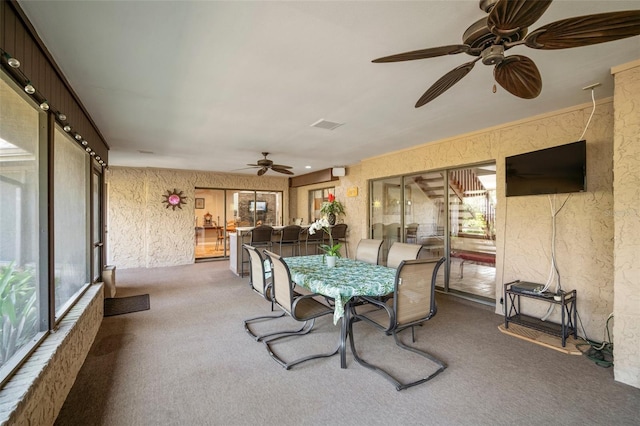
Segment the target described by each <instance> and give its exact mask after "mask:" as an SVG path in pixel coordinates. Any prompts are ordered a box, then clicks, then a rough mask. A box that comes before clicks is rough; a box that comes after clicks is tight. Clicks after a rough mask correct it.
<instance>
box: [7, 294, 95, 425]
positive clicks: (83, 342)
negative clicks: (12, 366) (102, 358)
mask: <svg viewBox="0 0 640 426" xmlns="http://www.w3.org/2000/svg"><path fill="white" fill-rule="evenodd" d="M103 300H104V298H103V293H102V285H101V284H100V285H93V286H91V287H89V289H88V290H87V291H86V292H85V294H84V295H83V296H82V298H81V299H80V300H79V301H78V303H76V305H75V306H74V307H73V308H72V309H71V310H70V311H69V312H68V313H67V315H65V317H64V318H63V319H62V321H61V322H60V324H59V327H58V329H57V331H56V333H53V334H50V335H49V336H47V337H46V338H45V340H44V342H43V343H42V344H41V345H40V346H39V347H38V348H37V349H36V350H35V352H34V353H33V354H32V355H31V356H30V357H29V359H28V360H27V361H26V362H25V363H24V364H23V365H22V366H21V367H20V369H19V370H18V371H17V373H16V374H15V375H14V376H13V377H12V378H11V379H10V380H9V381H8V382H7V383H6V384H5V386H4V388H3V389H2V390H1V391H0V424H2V425H4V424H7V425H52V424H53V423H54V421H55V419H56V417H57V416H58V413H59V412H60V409H61V408H62V405H63V404H64V401H65V399H66V398H67V395H68V394H69V391H71V387H72V386H73V383H74V382H75V380H76V376H77V375H78V372H79V371H80V368H81V367H82V364H83V362H84V360H85V358H86V357H87V354H88V353H89V349H91V345H92V344H93V341H94V339H95V337H96V334H97V333H98V329H99V328H100V324H102V315H103ZM96 403H99V401H97V402H96Z"/></svg>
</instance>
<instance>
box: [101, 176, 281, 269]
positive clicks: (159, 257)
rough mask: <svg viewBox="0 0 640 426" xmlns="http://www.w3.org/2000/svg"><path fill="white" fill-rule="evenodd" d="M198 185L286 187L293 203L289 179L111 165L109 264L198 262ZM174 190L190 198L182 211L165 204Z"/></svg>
mask: <svg viewBox="0 0 640 426" xmlns="http://www.w3.org/2000/svg"><path fill="white" fill-rule="evenodd" d="M196 187H197V188H216V189H251V190H253V189H255V190H266V191H282V192H283V205H285V206H287V205H288V202H289V198H288V180H287V178H281V177H271V176H261V177H258V176H255V175H238V174H229V173H213V172H198V171H188V170H172V169H154V168H128V167H111V168H110V169H109V172H108V173H107V192H108V195H107V197H108V207H107V230H108V233H107V243H108V246H107V247H108V248H107V251H108V253H107V263H109V264H113V265H116V266H117V267H118V268H139V267H142V268H145V267H146V268H152V267H160V266H174V265H184V264H189V263H193V262H194V218H195V206H194V194H195V188H196ZM173 189H177V190H178V192H179V191H182V192H183V195H184V196H186V197H187V198H186V204H183V205H182V208H181V209H180V208H176V209H172V208H168V209H167V208H166V203H163V202H162V201H163V200H164V198H163V197H162V196H163V195H165V194H167V190H169V191H173ZM284 213H285V216H286V214H287V213H288V211H287V210H286V209H285V212H284ZM284 221H285V223H287V221H288V217H285V218H284Z"/></svg>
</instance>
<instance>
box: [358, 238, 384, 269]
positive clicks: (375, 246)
mask: <svg viewBox="0 0 640 426" xmlns="http://www.w3.org/2000/svg"><path fill="white" fill-rule="evenodd" d="M382 242H383V240H375V239H368V238H363V239H361V240H360V242H359V243H358V247H356V260H360V261H362V262H367V263H371V264H373V265H377V264H378V257H379V256H380V247H381V246H382Z"/></svg>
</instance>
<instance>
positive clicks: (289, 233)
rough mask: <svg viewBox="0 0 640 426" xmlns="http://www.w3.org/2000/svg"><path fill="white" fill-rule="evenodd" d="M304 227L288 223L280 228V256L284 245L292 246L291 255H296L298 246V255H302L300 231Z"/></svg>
mask: <svg viewBox="0 0 640 426" xmlns="http://www.w3.org/2000/svg"><path fill="white" fill-rule="evenodd" d="M301 230H302V227H300V226H299V225H287V226H285V227H284V228H282V230H280V253H278V254H279V255H280V256H282V246H290V247H291V256H295V255H296V247H298V255H300V231H301Z"/></svg>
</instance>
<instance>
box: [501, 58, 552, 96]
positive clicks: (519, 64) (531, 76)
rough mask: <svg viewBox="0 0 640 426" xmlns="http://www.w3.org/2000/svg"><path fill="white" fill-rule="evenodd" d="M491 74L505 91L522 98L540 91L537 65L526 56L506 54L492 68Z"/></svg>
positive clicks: (540, 84)
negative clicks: (502, 59)
mask: <svg viewBox="0 0 640 426" xmlns="http://www.w3.org/2000/svg"><path fill="white" fill-rule="evenodd" d="M493 76H494V78H495V79H496V81H497V82H498V84H500V86H502V87H503V88H504V89H505V90H506V91H507V92H509V93H511V94H512V95H515V96H517V97H519V98H523V99H533V98H535V97H537V96H538V95H539V94H540V92H541V91H542V77H541V76H540V72H539V71H538V67H536V64H534V63H533V61H532V60H531V59H529V58H527V57H526V56H522V55H512V56H508V57H506V58H505V59H504V61H502V62H501V63H499V64H498V65H496V67H495V68H494V69H493Z"/></svg>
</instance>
